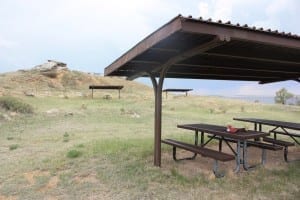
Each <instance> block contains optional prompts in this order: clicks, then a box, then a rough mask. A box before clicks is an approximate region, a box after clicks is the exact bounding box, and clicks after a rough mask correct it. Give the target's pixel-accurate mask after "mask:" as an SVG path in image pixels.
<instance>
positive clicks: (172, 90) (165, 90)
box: [163, 88, 193, 92]
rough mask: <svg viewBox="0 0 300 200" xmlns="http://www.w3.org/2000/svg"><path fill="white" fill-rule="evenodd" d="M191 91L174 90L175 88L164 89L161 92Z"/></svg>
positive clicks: (183, 90)
mask: <svg viewBox="0 0 300 200" xmlns="http://www.w3.org/2000/svg"><path fill="white" fill-rule="evenodd" d="M192 90H193V89H176V88H170V89H164V90H163V92H188V91H192Z"/></svg>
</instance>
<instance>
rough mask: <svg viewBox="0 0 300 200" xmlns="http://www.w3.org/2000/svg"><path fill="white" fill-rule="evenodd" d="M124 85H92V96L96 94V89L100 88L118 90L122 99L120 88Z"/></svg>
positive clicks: (90, 87)
mask: <svg viewBox="0 0 300 200" xmlns="http://www.w3.org/2000/svg"><path fill="white" fill-rule="evenodd" d="M123 87H124V86H123V85H90V86H89V89H90V90H92V98H93V96H94V89H100V90H118V91H119V99H120V97H121V96H120V90H121V89H122V88H123Z"/></svg>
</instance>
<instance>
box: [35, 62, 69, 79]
mask: <svg viewBox="0 0 300 200" xmlns="http://www.w3.org/2000/svg"><path fill="white" fill-rule="evenodd" d="M33 69H34V70H37V71H39V72H40V73H41V74H42V75H44V76H47V77H50V78H56V77H57V76H58V75H59V74H61V73H62V72H63V71H66V70H68V67H67V64H66V63H63V62H58V61H55V60H48V62H47V63H44V64H41V65H37V66H35V67H34V68H33Z"/></svg>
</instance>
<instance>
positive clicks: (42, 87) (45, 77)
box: [0, 60, 153, 96]
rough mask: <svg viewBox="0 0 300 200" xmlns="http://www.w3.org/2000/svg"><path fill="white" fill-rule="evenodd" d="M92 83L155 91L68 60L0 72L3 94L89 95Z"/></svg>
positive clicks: (144, 92) (137, 92) (140, 91)
mask: <svg viewBox="0 0 300 200" xmlns="http://www.w3.org/2000/svg"><path fill="white" fill-rule="evenodd" d="M89 85H123V86H124V89H123V90H122V92H123V93H130V92H132V91H134V92H135V93H136V94H137V95H138V94H139V93H140V94H144V95H145V94H146V93H149V94H150V93H151V94H152V92H153V91H152V89H151V88H150V87H148V86H146V85H143V84H141V83H138V82H136V81H127V80H125V79H123V78H120V77H103V76H101V75H98V74H94V73H85V72H80V71H74V70H70V69H69V68H68V67H67V65H66V64H65V63H62V62H57V61H53V60H48V62H47V63H45V64H42V65H38V66H35V67H33V68H32V69H30V70H19V71H16V72H9V73H3V74H0V96H4V95H27V96H51V95H62V94H63V95H68V96H74V95H75V96H87V95H89V94H90V91H89V89H88V88H89Z"/></svg>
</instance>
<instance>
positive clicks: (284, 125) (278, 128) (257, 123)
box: [233, 118, 300, 162]
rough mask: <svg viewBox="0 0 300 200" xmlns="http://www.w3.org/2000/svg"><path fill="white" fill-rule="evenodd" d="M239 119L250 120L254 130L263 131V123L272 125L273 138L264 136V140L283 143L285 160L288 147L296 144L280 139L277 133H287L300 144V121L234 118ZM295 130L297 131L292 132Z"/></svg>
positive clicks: (270, 131) (278, 143) (286, 159)
mask: <svg viewBox="0 0 300 200" xmlns="http://www.w3.org/2000/svg"><path fill="white" fill-rule="evenodd" d="M233 119H234V120H237V121H243V122H249V123H253V124H254V130H257V131H262V125H266V126H272V127H274V128H273V129H271V130H269V133H273V139H272V138H264V141H266V142H270V143H273V144H277V145H281V146H283V147H284V160H285V161H286V162H289V161H288V158H287V156H288V147H289V146H294V143H291V142H287V141H284V140H280V139H278V138H277V135H278V134H279V135H286V136H288V137H290V138H292V139H293V141H294V142H295V143H297V144H298V145H300V142H299V140H297V138H300V123H295V122H285V121H278V120H269V119H258V118H233ZM291 131H295V132H291Z"/></svg>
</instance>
